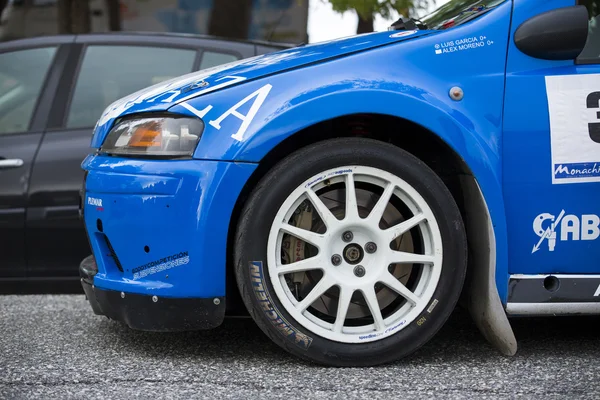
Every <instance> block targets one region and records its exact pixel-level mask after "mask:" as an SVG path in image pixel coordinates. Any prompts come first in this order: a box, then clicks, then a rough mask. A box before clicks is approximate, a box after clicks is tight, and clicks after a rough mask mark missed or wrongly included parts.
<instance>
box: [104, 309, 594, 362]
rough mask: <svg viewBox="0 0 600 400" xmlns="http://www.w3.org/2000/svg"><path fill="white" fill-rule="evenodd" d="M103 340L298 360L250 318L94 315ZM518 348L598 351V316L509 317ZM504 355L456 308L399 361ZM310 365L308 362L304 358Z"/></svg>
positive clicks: (523, 353)
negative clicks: (143, 322) (166, 327)
mask: <svg viewBox="0 0 600 400" xmlns="http://www.w3.org/2000/svg"><path fill="white" fill-rule="evenodd" d="M98 325H99V329H101V330H102V331H103V332H102V333H103V334H102V335H100V336H101V337H102V340H103V341H104V342H105V343H104V345H105V346H108V347H111V346H116V344H115V343H117V342H119V349H120V351H123V348H125V349H127V351H131V352H132V353H135V354H134V355H135V356H143V357H149V358H159V359H164V358H166V357H168V358H170V359H173V360H176V359H203V360H210V359H219V360H220V362H231V363H234V362H235V361H236V360H239V359H254V361H256V362H267V363H269V364H270V365H275V364H278V363H284V364H289V363H298V362H300V361H299V360H298V359H296V358H295V357H292V356H290V355H289V354H288V353H287V352H285V351H284V350H282V349H280V348H279V347H278V346H276V345H275V344H274V343H272V342H271V340H270V339H269V338H268V337H267V336H266V335H264V334H263V332H262V331H261V330H260V329H259V328H258V327H257V326H256V325H255V324H254V322H253V321H252V320H251V319H250V318H232V319H226V320H225V321H224V323H223V324H222V325H221V326H220V327H218V328H216V329H213V330H208V331H197V332H176V333H155V332H139V331H133V330H131V329H129V328H128V327H126V326H124V325H122V324H119V323H117V322H113V321H109V320H106V319H104V320H101V321H98ZM511 325H512V327H513V330H514V332H515V336H516V338H517V342H518V345H519V350H518V352H517V354H516V356H515V357H516V358H521V357H530V356H532V355H535V357H538V358H539V357H542V358H543V357H545V356H549V357H553V356H574V357H577V356H578V355H581V354H590V352H591V353H592V354H600V340H598V332H599V328H600V317H598V316H581V317H545V318H517V319H511ZM498 358H503V356H502V355H501V354H500V353H499V352H498V351H496V350H495V349H494V348H493V347H492V346H491V345H489V344H488V343H487V342H486V341H485V339H484V338H483V336H482V335H481V334H480V333H479V331H478V330H477V328H476V326H475V324H474V323H473V322H472V320H471V319H470V317H469V315H468V313H467V312H466V310H464V309H461V308H457V310H456V311H455V312H454V313H453V315H452V316H451V317H450V319H449V320H448V322H447V323H446V325H445V326H444V327H443V328H442V329H441V330H440V332H438V334H437V335H436V336H435V337H434V338H433V339H432V340H431V341H430V342H429V343H427V344H426V345H425V346H423V347H422V348H421V349H419V350H418V351H417V352H416V353H414V354H413V355H412V356H410V357H408V358H406V359H404V360H402V361H399V362H398V363H400V364H401V363H409V364H414V363H418V364H423V363H426V364H429V363H440V362H444V363H454V362H469V361H470V360H478V361H481V360H485V359H488V360H490V359H498ZM306 365H307V366H309V365H310V364H306Z"/></svg>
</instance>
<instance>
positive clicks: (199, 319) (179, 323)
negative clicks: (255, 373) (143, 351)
mask: <svg viewBox="0 0 600 400" xmlns="http://www.w3.org/2000/svg"><path fill="white" fill-rule="evenodd" d="M97 272H98V270H97V267H96V261H95V260H94V257H93V256H89V257H88V258H86V259H85V260H83V261H82V262H81V265H80V266H79V274H80V276H81V285H82V286H83V290H84V292H85V296H86V298H87V300H88V301H89V302H90V305H91V306H92V310H93V311H94V314H96V315H104V316H106V317H108V318H110V319H113V320H115V321H120V322H123V323H125V324H127V325H128V326H129V327H130V328H133V329H137V330H142V331H155V332H168V331H187V330H199V329H211V328H215V327H217V326H219V325H220V324H221V323H222V322H223V317H224V315H225V298H224V297H215V298H212V299H195V298H183V299H178V298H163V297H160V298H159V297H157V296H150V295H140V294H135V293H125V292H117V291H114V290H103V289H100V288H97V287H96V286H94V284H93V281H94V276H95V275H96V273H97Z"/></svg>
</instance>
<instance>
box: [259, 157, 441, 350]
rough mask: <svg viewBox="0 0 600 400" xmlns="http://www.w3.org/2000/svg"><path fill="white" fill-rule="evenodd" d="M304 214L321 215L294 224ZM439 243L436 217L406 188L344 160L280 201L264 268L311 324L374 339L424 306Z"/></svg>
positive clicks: (286, 302)
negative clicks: (340, 164) (302, 222)
mask: <svg viewBox="0 0 600 400" xmlns="http://www.w3.org/2000/svg"><path fill="white" fill-rule="evenodd" d="M334 193H335V196H337V197H335V196H334ZM302 214H305V216H309V217H311V220H312V221H318V222H317V223H315V222H311V223H309V224H301V223H299V221H301V219H302V218H298V216H300V217H302ZM319 221H320V222H319ZM305 222H306V218H305ZM404 236H408V239H406V241H405V242H404V243H405V244H404V245H403V244H402V242H403V241H404V239H402V238H403V237H404ZM290 243H293V244H294V245H293V248H292V249H290V248H289V247H290ZM406 243H409V245H406ZM442 249H443V246H442V235H441V234H440V229H439V227H438V221H436V218H435V216H434V213H433V211H432V209H431V208H430V206H429V205H428V204H427V202H426V201H425V199H424V198H423V197H422V196H421V195H420V194H419V192H418V191H417V190H416V189H415V188H414V187H413V186H411V185H410V184H408V183H407V182H406V181H404V180H402V179H400V178H399V177H397V176H395V175H393V174H391V173H389V172H387V171H384V170H382V169H379V168H373V167H368V166H360V165H359V166H357V165H348V166H344V167H339V168H334V169H329V170H327V171H323V172H322V173H319V174H317V175H315V176H313V177H311V178H309V179H307V180H306V181H305V182H303V183H302V184H301V185H300V186H298V187H297V188H296V189H295V190H294V191H293V192H292V193H291V194H290V195H289V196H288V197H287V199H286V200H285V201H284V202H283V204H282V205H281V207H280V208H279V210H278V212H277V214H276V217H275V218H274V222H273V224H272V226H271V229H270V232H269V236H268V243H267V264H268V275H269V278H270V281H271V284H272V286H273V289H274V291H275V294H276V295H277V298H278V299H279V301H280V302H281V305H282V306H283V307H284V308H285V310H286V311H287V313H289V315H290V316H292V317H293V318H294V319H295V320H296V321H297V322H298V323H299V324H300V325H302V326H303V327H304V328H305V329H307V330H308V331H310V332H313V333H314V334H316V335H319V336H321V337H324V338H327V339H329V340H332V341H335V342H340V343H364V342H371V341H377V340H381V339H384V338H386V337H388V336H390V335H393V334H395V333H398V332H399V331H401V330H402V329H403V328H405V327H406V326H408V325H410V324H411V323H412V322H413V321H414V320H415V319H416V318H417V317H418V316H419V315H420V314H421V313H422V312H423V310H424V309H425V307H427V304H429V302H430V301H431V299H432V296H433V294H434V292H435V290H436V288H437V286H438V282H439V280H440V274H441V270H442V261H443V260H442V257H443V251H442ZM298 250H301V251H298ZM282 254H283V256H282ZM300 289H302V290H300ZM361 310H362V311H361ZM365 310H366V312H365ZM369 314H370V315H369Z"/></svg>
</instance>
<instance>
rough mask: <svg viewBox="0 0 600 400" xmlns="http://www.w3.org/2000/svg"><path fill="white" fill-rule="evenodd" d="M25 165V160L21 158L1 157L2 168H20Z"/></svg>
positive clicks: (0, 167)
mask: <svg viewBox="0 0 600 400" xmlns="http://www.w3.org/2000/svg"><path fill="white" fill-rule="evenodd" d="M22 165H23V160H21V159H20V158H11V159H8V160H1V159H0V169H7V168H19V167H21V166H22Z"/></svg>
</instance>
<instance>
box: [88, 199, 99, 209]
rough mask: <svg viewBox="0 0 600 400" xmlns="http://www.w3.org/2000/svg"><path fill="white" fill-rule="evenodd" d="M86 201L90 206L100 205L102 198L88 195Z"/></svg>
mask: <svg viewBox="0 0 600 400" xmlns="http://www.w3.org/2000/svg"><path fill="white" fill-rule="evenodd" d="M87 203H88V204H89V205H90V206H96V207H102V199H97V198H95V197H88V198H87Z"/></svg>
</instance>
